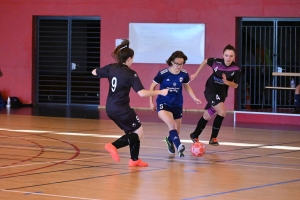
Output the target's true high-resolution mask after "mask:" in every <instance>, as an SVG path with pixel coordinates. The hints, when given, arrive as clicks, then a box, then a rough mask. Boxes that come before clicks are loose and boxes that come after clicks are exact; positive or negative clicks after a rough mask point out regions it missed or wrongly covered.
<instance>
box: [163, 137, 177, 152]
mask: <svg viewBox="0 0 300 200" xmlns="http://www.w3.org/2000/svg"><path fill="white" fill-rule="evenodd" d="M165 142H166V143H167V145H168V150H169V152H170V154H174V153H175V148H174V144H173V142H172V143H170V142H169V139H168V136H167V137H165Z"/></svg>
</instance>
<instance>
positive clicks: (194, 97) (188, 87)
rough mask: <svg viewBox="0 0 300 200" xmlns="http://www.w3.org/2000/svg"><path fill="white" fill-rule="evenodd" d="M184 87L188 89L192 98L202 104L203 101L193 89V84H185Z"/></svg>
mask: <svg viewBox="0 0 300 200" xmlns="http://www.w3.org/2000/svg"><path fill="white" fill-rule="evenodd" d="M183 87H184V89H185V90H186V91H187V93H188V94H189V95H190V96H191V97H192V99H193V100H194V101H195V102H196V104H201V103H202V101H201V100H200V99H198V98H197V97H196V95H195V93H194V91H193V89H192V88H191V86H190V85H189V84H187V83H186V84H183Z"/></svg>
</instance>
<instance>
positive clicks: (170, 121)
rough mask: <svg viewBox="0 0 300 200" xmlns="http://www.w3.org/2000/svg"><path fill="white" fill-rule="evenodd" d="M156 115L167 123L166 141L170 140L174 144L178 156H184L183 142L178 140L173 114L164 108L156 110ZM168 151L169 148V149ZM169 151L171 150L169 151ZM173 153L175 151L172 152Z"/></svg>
mask: <svg viewBox="0 0 300 200" xmlns="http://www.w3.org/2000/svg"><path fill="white" fill-rule="evenodd" d="M158 117H159V118H160V119H161V120H162V121H163V122H164V123H165V124H167V126H168V128H169V136H168V138H167V139H168V141H169V142H170V141H171V142H172V143H174V144H175V146H176V148H177V150H178V154H179V156H180V157H182V156H184V155H183V154H182V152H183V151H184V150H185V147H184V145H183V144H181V142H180V138H179V135H178V132H177V124H176V122H175V120H174V118H173V114H172V113H171V112H169V111H166V110H160V111H158ZM169 151H170V149H169ZM170 153H171V152H170ZM174 153H175V152H174Z"/></svg>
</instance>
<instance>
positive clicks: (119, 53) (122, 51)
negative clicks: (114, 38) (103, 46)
mask: <svg viewBox="0 0 300 200" xmlns="http://www.w3.org/2000/svg"><path fill="white" fill-rule="evenodd" d="M111 56H112V57H113V58H114V59H115V60H116V61H117V62H118V63H119V64H122V63H125V62H126V60H127V59H128V58H132V57H133V56H134V51H133V50H132V49H130V48H129V40H127V39H124V40H123V41H122V42H121V44H119V45H118V46H117V47H116V49H115V50H114V52H112V53H111Z"/></svg>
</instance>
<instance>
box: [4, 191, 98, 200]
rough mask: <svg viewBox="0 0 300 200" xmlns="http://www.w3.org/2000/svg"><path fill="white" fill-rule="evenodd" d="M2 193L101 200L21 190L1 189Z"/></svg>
mask: <svg viewBox="0 0 300 200" xmlns="http://www.w3.org/2000/svg"><path fill="white" fill-rule="evenodd" d="M0 192H11V193H21V194H24V195H40V196H49V197H59V198H66V199H80V200H100V199H91V198H84V197H72V196H63V195H55V194H46V193H34V192H25V191H19V190H5V189H0ZM24 198H25V196H24Z"/></svg>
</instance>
